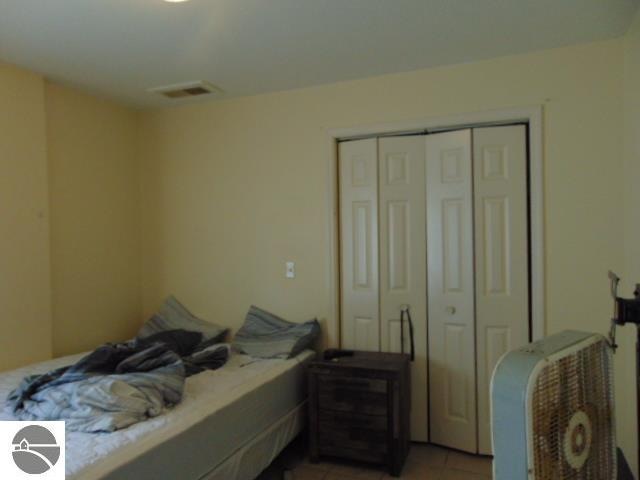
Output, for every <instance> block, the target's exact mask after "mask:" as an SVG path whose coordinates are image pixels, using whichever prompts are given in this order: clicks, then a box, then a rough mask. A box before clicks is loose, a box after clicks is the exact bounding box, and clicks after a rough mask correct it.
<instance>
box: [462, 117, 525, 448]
mask: <svg viewBox="0 0 640 480" xmlns="http://www.w3.org/2000/svg"><path fill="white" fill-rule="evenodd" d="M525 128H526V127H525V126H523V125H515V126H507V127H487V128H476V129H474V130H473V144H474V154H473V163H474V189H475V193H474V197H475V198H474V201H475V237H476V323H477V344H478V440H479V450H480V453H483V454H491V453H492V451H491V417H490V415H491V412H490V403H489V394H490V392H489V388H490V382H491V375H492V373H493V369H494V368H495V365H496V363H497V361H498V360H499V359H500V357H501V356H502V354H504V353H506V352H507V351H508V350H511V349H513V348H517V347H519V346H522V345H524V344H526V343H528V342H529V285H528V282H529V272H528V250H529V247H528V236H527V154H526V130H525Z"/></svg>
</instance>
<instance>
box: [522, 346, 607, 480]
mask: <svg viewBox="0 0 640 480" xmlns="http://www.w3.org/2000/svg"><path fill="white" fill-rule="evenodd" d="M608 348H609V347H608V346H607V344H606V342H605V341H604V340H600V341H598V342H596V343H594V344H591V345H590V346H588V347H586V348H583V349H581V350H579V351H577V352H575V353H572V354H570V355H567V356H566V357H563V358H561V359H559V360H558V361H555V362H551V363H550V364H549V365H547V366H545V367H544V368H543V369H542V371H541V372H540V375H539V376H538V378H537V381H536V384H535V389H534V392H533V411H532V412H531V413H532V418H533V425H532V427H533V428H532V434H533V437H532V441H533V445H532V446H533V468H534V478H535V479H536V480H547V479H548V480H557V479H559V478H562V479H564V480H573V479H576V480H583V479H589V480H602V479H605V478H614V475H615V458H614V455H615V450H614V445H613V442H614V435H613V392H612V381H611V367H612V366H611V357H610V355H609V352H608Z"/></svg>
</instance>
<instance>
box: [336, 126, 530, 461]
mask: <svg viewBox="0 0 640 480" xmlns="http://www.w3.org/2000/svg"><path fill="white" fill-rule="evenodd" d="M526 149H527V147H526V127H525V126H523V125H514V126H505V127H483V128H474V129H466V130H458V131H452V132H445V133H437V134H432V135H426V136H418V135H415V136H413V135H412V136H402V137H384V138H378V139H375V138H372V139H366V140H355V141H348V142H341V143H340V145H339V172H340V221H341V229H340V244H341V288H342V291H341V305H342V310H341V337H342V346H343V347H344V348H353V349H358V350H369V351H385V352H399V351H400V350H401V344H402V343H404V346H405V352H408V351H409V329H408V327H407V328H406V329H405V336H404V342H401V339H400V336H401V335H400V332H401V327H400V318H401V317H400V314H401V310H402V308H403V307H404V306H408V307H409V308H410V311H411V316H412V319H413V324H414V329H415V331H414V333H415V336H414V338H415V347H416V358H415V361H414V362H413V363H412V364H411V380H412V388H411V391H412V394H411V428H412V431H411V437H412V439H413V440H416V441H431V442H433V443H437V444H440V445H443V446H448V447H453V448H456V449H459V450H464V451H468V452H472V453H477V452H479V453H483V454H491V453H492V452H491V431H490V414H491V412H490V404H489V390H490V382H491V374H492V372H493V369H494V367H495V365H496V363H497V361H498V359H499V358H500V357H501V356H502V355H503V354H504V353H505V352H506V351H508V350H510V349H513V348H516V347H518V346H520V345H524V344H526V343H527V342H528V341H529V258H528V250H529V246H528V209H527V154H526Z"/></svg>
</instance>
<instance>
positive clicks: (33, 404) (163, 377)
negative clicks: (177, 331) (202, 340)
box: [6, 340, 229, 433]
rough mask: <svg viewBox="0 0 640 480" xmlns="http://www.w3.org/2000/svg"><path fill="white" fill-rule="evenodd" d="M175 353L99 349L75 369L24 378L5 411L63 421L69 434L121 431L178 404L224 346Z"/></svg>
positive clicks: (221, 358) (147, 347) (162, 348)
mask: <svg viewBox="0 0 640 480" xmlns="http://www.w3.org/2000/svg"><path fill="white" fill-rule="evenodd" d="M175 350H176V349H175V348H173V349H172V346H171V345H170V344H168V343H162V342H160V341H158V342H149V341H148V340H145V341H144V342H141V341H137V340H133V341H130V342H124V343H117V344H105V345H102V346H101V347H98V348H97V349H96V350H94V351H93V352H91V353H90V354H88V355H87V356H85V357H83V358H81V359H80V360H79V361H78V362H77V363H75V364H74V365H71V366H67V367H61V368H58V369H55V370H52V371H50V372H48V373H45V374H42V375H31V376H27V377H25V378H24V379H23V380H22V382H21V384H20V385H19V386H18V388H16V389H15V390H13V391H12V392H11V393H10V394H9V396H8V397H7V403H6V409H8V410H9V412H10V413H11V414H12V415H13V416H14V417H15V418H16V419H18V420H26V421H53V420H63V421H65V422H66V428H67V430H69V431H77V432H86V433H97V432H113V431H115V430H119V429H123V428H126V427H128V426H130V425H133V424H135V423H138V422H141V421H143V420H146V419H148V418H152V417H156V416H158V415H160V414H161V413H163V412H164V411H165V410H166V409H168V408H171V407H172V406H174V405H176V404H177V403H179V402H180V401H181V399H182V395H183V391H184V384H185V379H186V377H187V376H189V375H191V374H195V373H198V372H200V371H202V370H204V369H205V368H207V369H215V368H219V367H221V366H222V365H224V364H225V363H226V361H227V359H228V356H229V348H228V346H227V345H220V346H217V347H209V348H208V349H207V350H206V351H203V352H198V353H195V354H193V353H192V354H191V355H188V356H184V357H181V356H180V354H179V353H177V352H176V351H175ZM181 353H184V352H181Z"/></svg>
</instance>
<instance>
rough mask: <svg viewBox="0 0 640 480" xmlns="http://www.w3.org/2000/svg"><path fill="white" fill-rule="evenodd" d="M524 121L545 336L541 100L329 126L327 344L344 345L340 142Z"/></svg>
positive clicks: (535, 302) (535, 333)
mask: <svg viewBox="0 0 640 480" xmlns="http://www.w3.org/2000/svg"><path fill="white" fill-rule="evenodd" d="M516 122H526V123H528V125H529V128H528V133H529V179H530V189H531V198H530V206H531V246H530V248H531V310H532V311H531V322H532V325H531V334H532V337H533V340H539V339H541V338H543V337H544V335H545V331H546V322H545V318H546V305H545V291H544V286H545V256H544V252H545V248H544V176H543V175H544V170H543V150H544V148H543V143H542V142H543V108H542V106H541V105H533V106H525V107H519V108H506V109H499V110H487V111H481V112H471V113H462V114H456V115H446V116H433V117H425V118H422V119H417V120H410V121H405V122H393V123H381V124H373V125H364V126H353V127H345V128H327V129H326V130H325V133H326V135H327V141H328V150H329V151H330V155H329V156H328V157H329V162H328V166H327V168H328V176H327V182H328V185H327V191H328V202H329V205H328V207H329V208H328V215H327V219H326V222H327V230H326V232H327V233H326V235H327V245H328V247H327V251H326V257H327V262H328V265H329V269H328V271H327V278H326V282H327V288H328V289H329V294H330V301H331V313H332V314H333V319H331V320H330V321H328V324H327V333H326V335H327V337H326V338H325V343H326V344H327V346H331V347H337V346H339V345H340V341H341V339H340V264H339V262H340V258H339V257H340V250H339V240H338V234H339V220H340V219H339V216H338V215H339V213H338V212H339V203H338V202H339V200H338V146H337V143H338V141H340V140H343V139H347V138H348V139H353V138H358V137H367V136H373V135H388V134H392V133H404V132H417V131H425V130H444V129H455V128H468V127H481V126H489V125H505V124H510V123H516Z"/></svg>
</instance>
